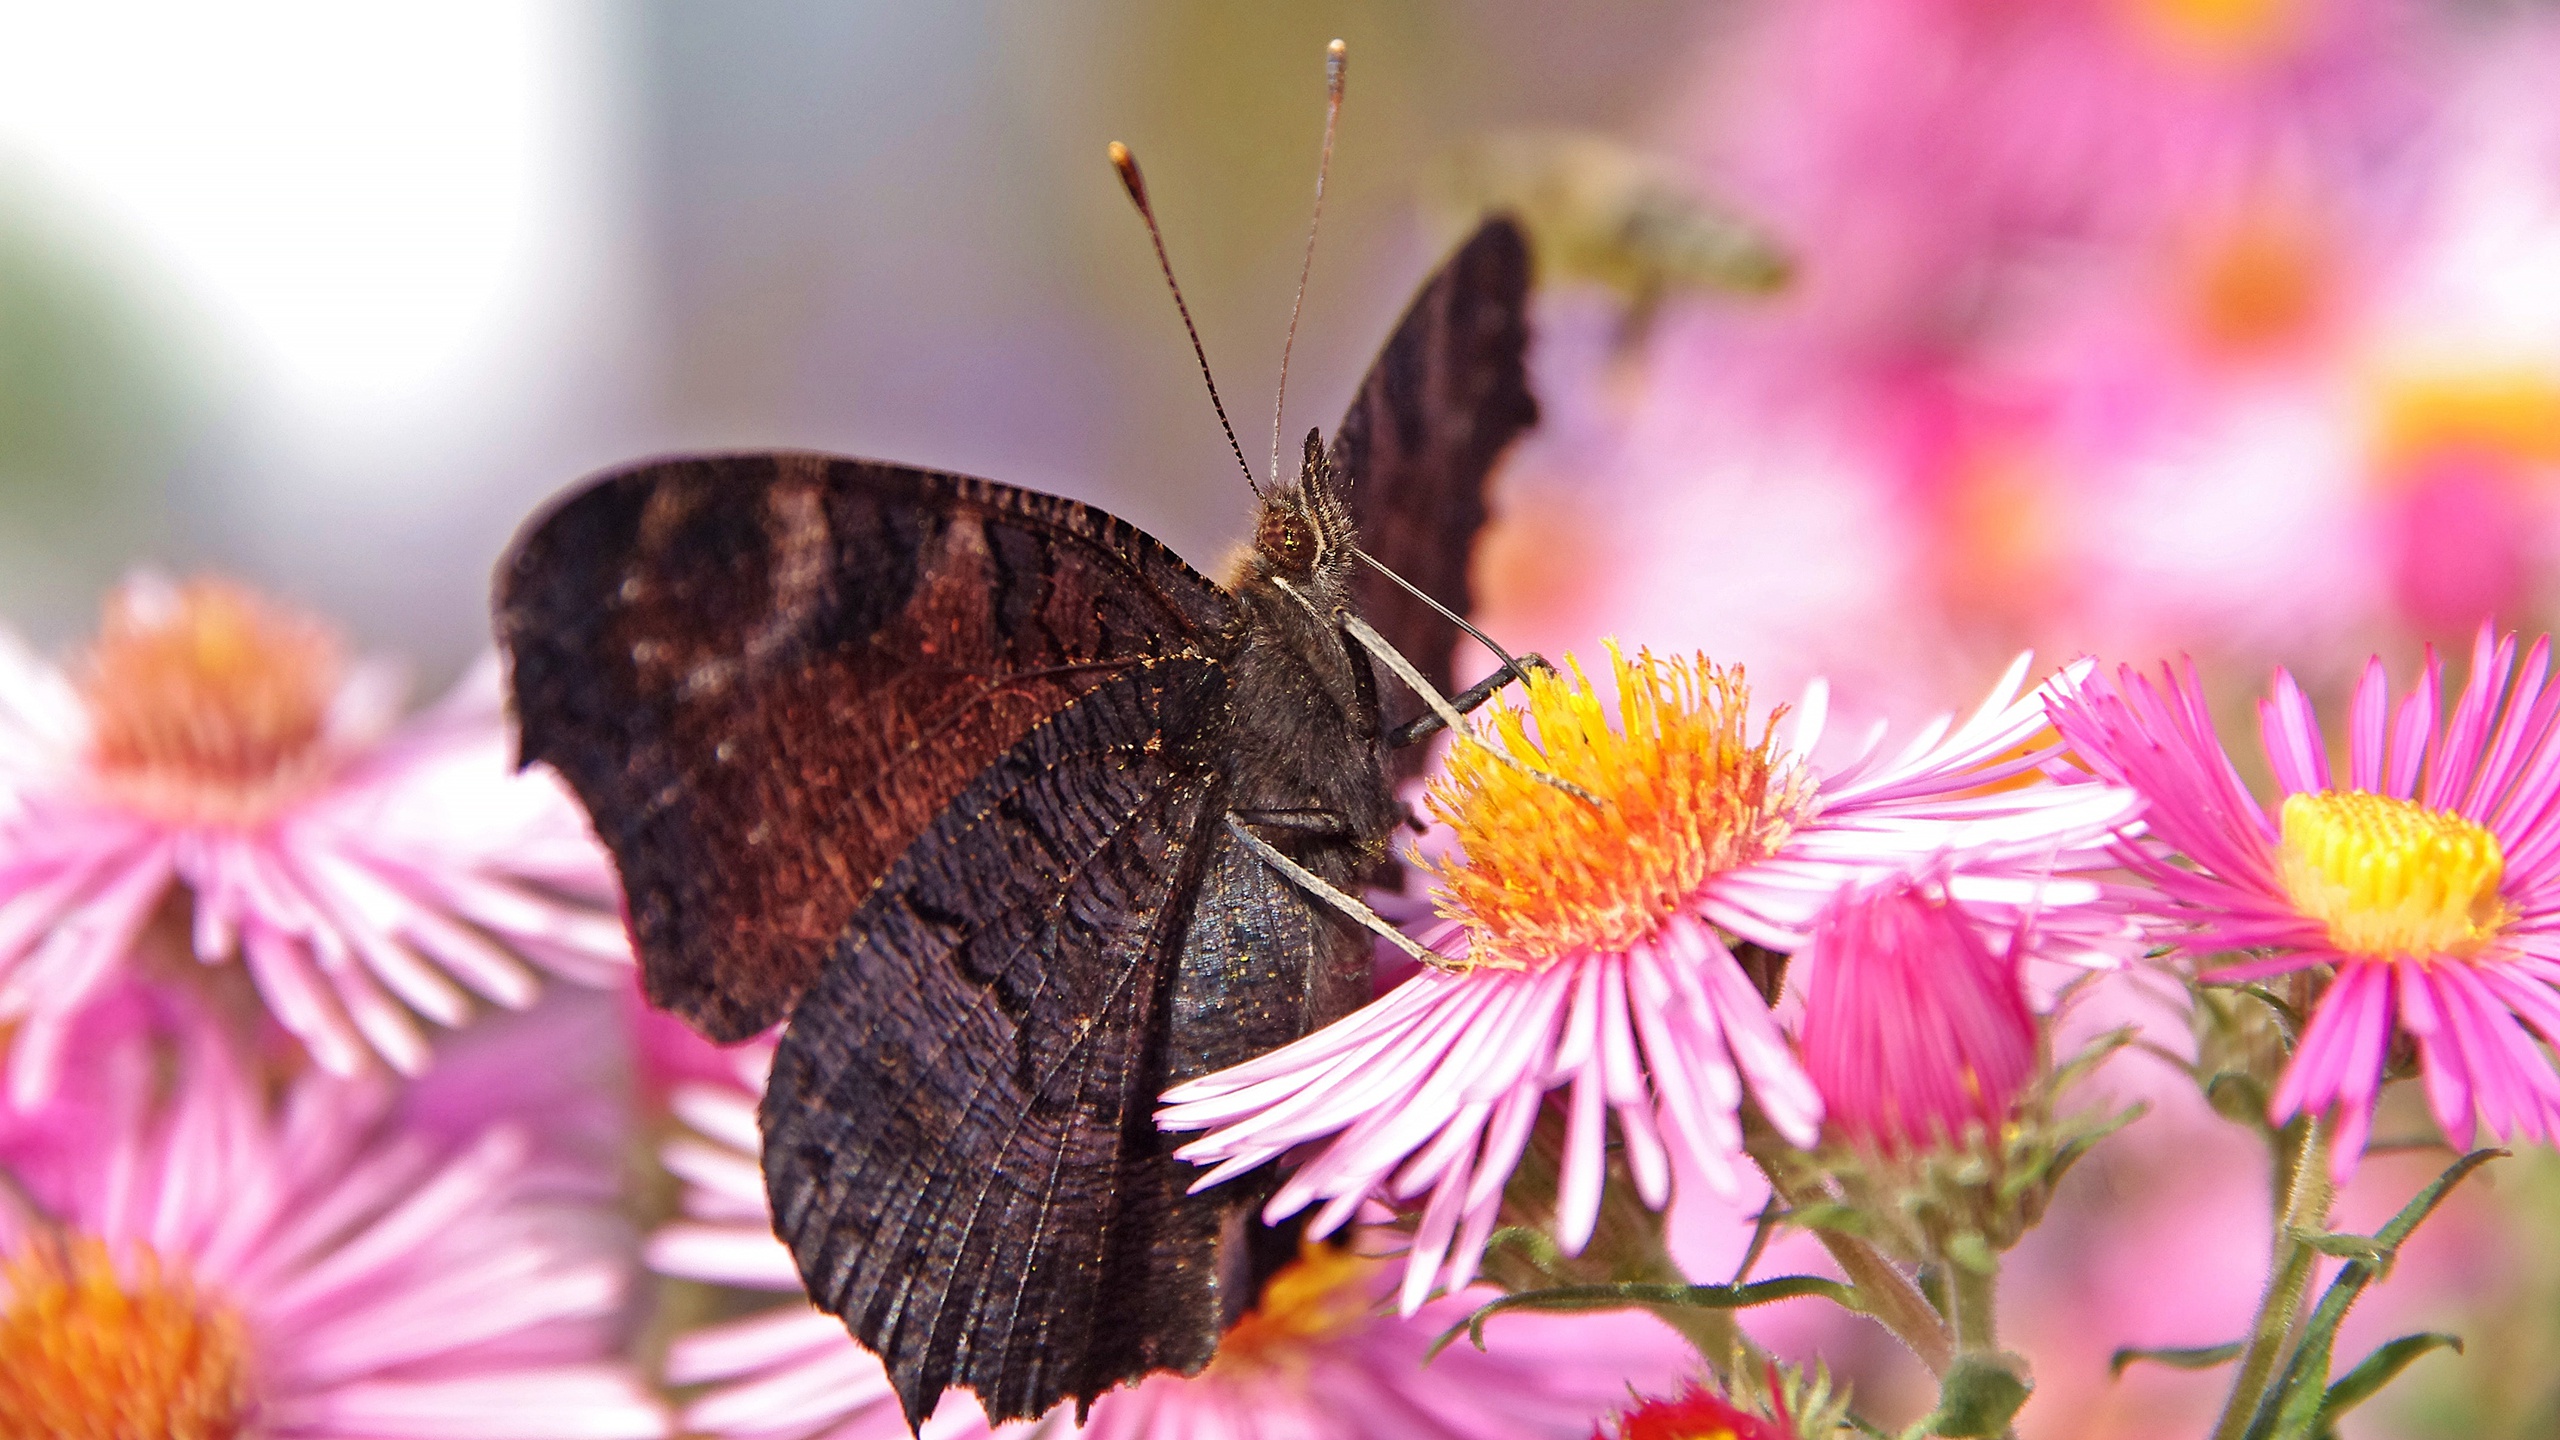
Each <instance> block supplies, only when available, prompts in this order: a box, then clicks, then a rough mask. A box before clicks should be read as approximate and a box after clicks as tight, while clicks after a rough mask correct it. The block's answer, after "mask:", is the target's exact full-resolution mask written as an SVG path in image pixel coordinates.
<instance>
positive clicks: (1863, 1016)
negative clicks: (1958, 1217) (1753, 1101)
mask: <svg viewBox="0 0 2560 1440" xmlns="http://www.w3.org/2000/svg"><path fill="white" fill-rule="evenodd" d="M1935 889H1936V887H1935V886H1933V885H1928V884H1924V883H1921V882H1919V881H1915V880H1913V879H1910V878H1907V877H1896V878H1894V879H1891V880H1887V881H1884V882H1883V883H1881V884H1878V885H1874V886H1870V887H1866V888H1863V889H1859V890H1853V891H1848V892H1844V893H1843V894H1842V895H1841V896H1840V898H1839V899H1837V900H1835V901H1833V902H1832V904H1831V907H1830V908H1829V909H1827V910H1825V911H1824V912H1823V913H1822V917H1821V918H1820V919H1819V920H1817V921H1816V922H1815V923H1814V929H1813V937H1812V939H1811V940H1809V941H1808V942H1807V943H1806V945H1805V947H1804V949H1803V951H1802V952H1800V953H1799V955H1798V957H1797V959H1798V960H1799V962H1800V963H1801V964H1802V965H1803V966H1804V969H1805V971H1806V985H1805V1002H1804V1023H1803V1026H1802V1029H1801V1032H1800V1033H1801V1038H1802V1041H1803V1046H1804V1068H1805V1072H1806V1073H1807V1074H1809V1075H1811V1076H1812V1077H1813V1084H1814V1088H1815V1089H1816V1090H1817V1091H1819V1092H1820V1093H1821V1095H1822V1109H1823V1114H1824V1117H1825V1119H1826V1121H1827V1123H1828V1124H1829V1125H1830V1127H1831V1128H1832V1130H1834V1131H1835V1132H1837V1133H1838V1134H1840V1135H1842V1136H1843V1137H1845V1138H1847V1139H1849V1140H1851V1141H1853V1142H1855V1143H1858V1144H1862V1145H1866V1146H1869V1147H1872V1148H1876V1149H1880V1150H1884V1151H1886V1152H1888V1153H1898V1152H1903V1151H1908V1150H1914V1149H1928V1148H1932V1147H1936V1146H1941V1145H1946V1144H1951V1143H1956V1142H1961V1141H1962V1140H1964V1139H1965V1137H1966V1135H1967V1134H1968V1132H1979V1133H1987V1134H1997V1133H1998V1131H1999V1129H2000V1126H2001V1125H2002V1123H2004V1122H2005V1121H2006V1120H2007V1119H2008V1118H2009V1106H2010V1104H2011V1103H2012V1102H2013V1101H2015V1100H2016V1098H2017V1095H2018V1091H2019V1089H2020V1087H2022V1086H2024V1085H2025V1084H2026V1082H2027V1078H2028V1076H2029V1075H2031V1074H2032V1073H2033V1072H2034V1070H2035V1063H2036V1017H2035V1013H2034V1012H2033V1011H2032V1010H2030V1009H2029V1008H2028V1007H2027V986H2026V979H2025V977H2024V976H2023V975H2021V974H2020V973H2019V958H2020V957H2019V954H2018V953H2017V952H2018V951H2019V950H2020V949H2023V948H2024V947H2023V946H2021V945H2019V944H2017V943H2016V942H2017V941H2019V940H2022V939H2023V938H2024V934H2023V932H2021V933H2016V934H2013V935H2012V936H2011V937H2008V938H2009V940H2010V943H2009V944H2006V945H2002V946H2000V947H1998V948H1995V947H1994V946H1993V945H1992V944H1991V943H1990V942H1989V941H1988V940H1987V939H1986V938H1985V937H1984V935H1983V933H1982V929H1981V926H1980V925H1979V924H1978V923H1977V922H1976V921H1974V920H1973V918H1972V917H1971V916H1969V915H1967V914H1965V913H1964V910H1963V908H1962V907H1961V906H1958V905H1956V904H1955V903H1953V902H1952V901H1949V900H1948V899H1947V898H1946V897H1945V896H1944V895H1942V894H1938V893H1934V892H1935Z"/></svg>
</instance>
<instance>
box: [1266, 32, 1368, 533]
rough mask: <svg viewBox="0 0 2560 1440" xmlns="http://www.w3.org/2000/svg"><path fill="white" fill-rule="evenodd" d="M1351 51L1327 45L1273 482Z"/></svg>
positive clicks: (1275, 425) (1276, 400) (1274, 425)
mask: <svg viewBox="0 0 2560 1440" xmlns="http://www.w3.org/2000/svg"><path fill="white" fill-rule="evenodd" d="M1350 54H1351V51H1350V49H1349V47H1347V46H1345V45H1344V44H1343V43H1342V42H1341V41H1340V40H1336V41H1334V42H1333V43H1332V44H1330V45H1327V46H1326V47H1324V151H1323V153H1322V154H1321V155H1319V156H1318V157H1317V158H1316V208H1315V213H1314V214H1312V215H1310V216H1308V217H1307V253H1306V257H1305V258H1304V259H1302V260H1300V261H1299V262H1298V293H1297V296H1296V298H1294V299H1292V300H1291V301H1290V302H1289V337H1288V338H1287V339H1285V340H1283V341H1281V342H1280V393H1279V394H1277V395H1275V396H1273V397H1272V400H1271V483H1272V484H1274V485H1277V484H1279V483H1280V414H1281V411H1282V410H1283V409H1284V408H1285V407H1286V406H1287V405H1288V403H1289V352H1290V350H1292V349H1294V348H1295V347H1296V346H1297V343H1298V312H1299V311H1301V310H1303V309H1305V308H1306V305H1307V276H1308V275H1309V274H1310V273H1311V272H1313V271H1314V269H1315V268H1316V229H1317V227H1319V226H1321V225H1323V224H1324V180H1325V176H1327V175H1329V174H1331V173H1332V172H1333V132H1334V127H1335V126H1336V125H1338V124H1340V123H1341V120H1342V72H1343V69H1344V67H1345V66H1347V65H1348V64H1349V63H1350Z"/></svg>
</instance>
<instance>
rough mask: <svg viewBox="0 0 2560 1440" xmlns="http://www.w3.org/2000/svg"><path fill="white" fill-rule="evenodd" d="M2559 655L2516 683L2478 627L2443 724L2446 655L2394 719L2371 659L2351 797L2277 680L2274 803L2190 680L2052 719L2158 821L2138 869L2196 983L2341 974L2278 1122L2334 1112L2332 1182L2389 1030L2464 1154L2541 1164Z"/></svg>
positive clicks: (2301, 705) (2556, 835) (2113, 693)
mask: <svg viewBox="0 0 2560 1440" xmlns="http://www.w3.org/2000/svg"><path fill="white" fill-rule="evenodd" d="M2550 658H2551V646H2550V641H2549V640H2548V639H2547V638H2546V639H2542V640H2538V641H2536V642H2535V644H2534V646H2533V648H2532V650H2531V651H2530V652H2529V653H2528V654H2527V655H2526V656H2525V657H2524V661H2523V666H2522V669H2521V671H2519V670H2518V668H2517V665H2516V648H2515V641H2514V637H2512V636H2509V637H2507V638H2506V639H2503V640H2501V639H2497V638H2495V637H2494V636H2493V634H2492V632H2491V631H2490V630H2489V629H2488V628H2486V627H2483V628H2482V629H2481V632H2480V637H2479V640H2478V643H2477V644H2476V645H2475V646H2474V647H2473V651H2472V661H2471V677H2470V680H2469V682H2468V683H2467V684H2466V685H2465V686H2464V687H2463V691H2462V695H2461V698H2460V699H2459V700H2458V701H2457V702H2456V703H2455V705H2454V708H2453V713H2452V716H2451V718H2450V720H2447V719H2446V718H2444V716H2443V712H2442V710H2441V708H2440V707H2441V693H2442V678H2443V666H2442V664H2441V662H2439V661H2438V659H2437V658H2436V656H2435V654H2434V652H2433V650H2432V649H2430V651H2429V652H2428V655H2427V662H2426V668H2425V670H2424V672H2423V673H2422V674H2421V675H2420V677H2419V681H2418V686H2417V689H2416V691H2415V692H2414V693H2412V694H2411V695H2409V696H2408V697H2406V698H2405V699H2403V700H2402V702H2401V703H2400V705H2399V707H2398V708H2397V710H2396V711H2395V710H2394V709H2393V707H2392V705H2391V703H2390V694H2389V688H2388V684H2387V682H2386V680H2385V678H2384V675H2383V668H2382V661H2381V659H2380V657H2376V658H2375V659H2374V660H2373V662H2372V663H2371V664H2370V665H2368V666H2367V667H2366V669H2365V672H2364V679H2363V682H2362V683H2361V684H2360V685H2359V686H2358V687H2357V689H2356V693H2355V700H2354V706H2353V709H2352V711H2351V713H2350V715H2349V717H2348V724H2347V740H2348V743H2347V774H2346V776H2345V777H2344V778H2345V781H2346V783H2345V785H2344V786H2342V787H2341V786H2337V785H2336V784H2335V783H2334V781H2333V777H2332V776H2331V773H2330V769H2329V760H2328V756H2327V753H2326V751H2325V748H2324V745H2323V742H2322V739H2321V735H2320V729H2319V719H2318V716H2317V715H2316V714H2314V712H2313V710H2312V707H2311V702H2310V701H2309V700H2308V699H2307V698H2306V697H2305V696H2304V695H2303V693H2302V690H2301V688H2300V687H2299V686H2297V685H2296V684H2295V683H2294V681H2293V678H2292V676H2290V675H2288V674H2286V673H2285V672H2284V671H2283V670H2281V669H2279V670H2278V671H2276V674H2275V685H2274V692H2273V694H2272V696H2271V697H2270V698H2269V699H2267V700H2265V701H2262V702H2261V703H2260V706H2259V719H2260V724H2261V728H2262V732H2263V740H2264V744H2265V747H2266V754H2267V759H2268V763H2269V765H2270V766H2271V768H2272V769H2273V771H2274V773H2275V777H2276V783H2277V786H2278V789H2279V790H2280V792H2281V796H2282V798H2281V801H2280V803H2279V805H2278V806H2277V807H2276V808H2275V810H2274V812H2273V813H2270V811H2269V809H2268V807H2265V806H2262V805H2260V804H2259V803H2258V802H2257V800H2256V799H2255V798H2253V797H2252V796H2251V795H2250V794H2249V792H2248V790H2247V789H2246V788H2245V787H2244V786H2243V785H2242V784H2241V781H2240V777H2239V773H2238V772H2237V771H2236V770H2235V769H2234V768H2233V767H2232V763H2231V760H2230V758H2229V756H2228V755H2227V754H2226V752H2225V751H2224V749H2223V747H2222V744H2221V742H2220V741H2219V740H2218V739H2216V738H2215V736H2214V733H2213V727H2212V721H2211V718H2210V716H2209V714H2208V713H2207V711H2206V708H2205V702H2204V696H2203V693H2202V689H2201V686H2200V683H2199V681H2198V680H2197V678H2196V675H2195V671H2194V668H2193V667H2192V666H2191V665H2190V666H2188V667H2185V668H2183V669H2181V670H2175V671H2170V670H2164V672H2163V674H2162V677H2161V680H2160V683H2159V684H2158V685H2156V686H2155V685H2154V684H2153V683H2152V682H2151V681H2150V680H2148V679H2145V678H2142V677H2140V676H2137V675H2135V674H2134V673H2133V672H2132V671H2131V670H2130V668H2128V669H2126V670H2125V671H2124V672H2122V673H2121V675H2120V676H2119V677H2118V678H2117V680H2116V682H2115V683H2114V684H2113V685H2103V684H2093V685H2091V686H2088V687H2086V688H2085V689H2083V690H2082V691H2081V692H2080V693H2079V694H2078V695H2076V696H2067V697H2058V698H2057V699H2056V702H2055V704H2054V717H2055V720H2056V722H2057V723H2058V724H2059V725H2060V726H2061V728H2062V731H2063V734H2064V735H2065V736H2066V737H2067V738H2068V739H2069V740H2070V742H2071V744H2072V746H2073V748H2074V749H2075V750H2076V751H2077V752H2078V754H2079V755H2080V756H2081V757H2082V758H2083V759H2084V760H2086V761H2087V762H2088V763H2089V765H2090V766H2091V767H2092V768H2093V769H2095V770H2096V771H2097V772H2098V773H2099V774H2101V775H2103V776H2106V777H2108V778H2109V779H2112V780H2115V781H2118V782H2119V783H2122V784H2126V785H2130V786H2132V787H2133V788H2134V789H2136V790H2138V791H2140V792H2141V793H2142V794H2143V796H2144V797H2145V798H2146V799H2147V800H2148V801H2149V803H2150V808H2149V812H2148V819H2149V824H2150V829H2151V834H2152V836H2153V837H2154V838H2155V839H2156V840H2157V841H2158V842H2159V846H2158V848H2149V847H2145V848H2138V849H2137V848H2131V847H2128V848H2127V850H2126V851H2125V858H2126V862H2127V863H2128V864H2129V865H2131V866H2132V867H2133V868H2134V869H2135V870H2136V871H2137V873H2139V874H2140V875H2141V876H2142V877H2143V878H2145V879H2147V880H2148V881H2150V882H2151V884H2152V885H2154V886H2156V887H2158V896H2157V898H2156V901H2155V903H2156V904H2157V906H2158V908H2159V918H2160V919H2161V920H2162V921H2164V922H2166V923H2168V924H2169V925H2171V926H2174V927H2175V945H2176V953H2177V954H2179V955H2181V956H2185V957H2188V958H2191V959H2196V960H2202V961H2206V962H2208V964H2209V965H2210V962H2211V960H2212V958H2213V957H2217V956H2230V955H2234V954H2235V953H2236V952H2244V951H2254V952H2263V953H2261V954H2259V955H2256V956H2254V957H2251V958H2243V959H2239V960H2238V962H2237V963H2231V964H2221V965H2210V968H2208V969H2207V970H2206V971H2205V978H2207V979H2209V980H2217V981H2243V980H2256V979H2263V978H2265V977H2267V976H2270V975H2281V974H2287V973H2291V972H2294V971H2299V970H2307V969H2312V968H2314V967H2328V968H2330V969H2332V970H2333V971H2334V978H2332V979H2331V980H2330V981H2329V982H2328V984H2327V986H2326V988H2325V989H2324V990H2323V991H2322V992H2321V995H2320V998H2319V1001H2318V1004H2317V1008H2316V1009H2315V1010H2314V1012H2313V1013H2312V1015H2311V1017H2310V1019H2309V1023H2308V1024H2307V1025H2306V1026H2305V1027H2304V1030H2303V1033H2302V1036H2301V1039H2300V1041H2299V1042H2298V1044H2297V1047H2296V1049H2295V1052H2294V1056H2293V1059H2292V1061H2291V1063H2290V1064H2289V1065H2288V1066H2287V1067H2286V1070H2285V1074H2284V1078H2283V1080H2282V1082H2281V1083H2280V1084H2279V1085H2278V1086H2277V1089H2276V1093H2275V1094H2274V1096H2273V1097H2271V1101H2270V1113H2271V1115H2272V1117H2273V1118H2274V1119H2275V1120H2276V1121H2278V1122H2282V1121H2285V1120H2288V1119H2290V1118H2291V1117H2293V1116H2294V1115H2296V1114H2298V1113H2301V1112H2304V1111H2309V1112H2311V1113H2315V1114H2319V1113H2329V1112H2333V1120H2334V1124H2335V1126H2336V1129H2335V1133H2334V1136H2333V1145H2334V1148H2333V1150H2332V1152H2331V1156H2330V1164H2331V1167H2332V1169H2333V1170H2334V1171H2335V1172H2336V1173H2337V1174H2338V1175H2339V1176H2341V1177H2342V1178H2343V1177H2344V1176H2346V1175H2347V1174H2349V1173H2351V1172H2352V1171H2353V1170H2354V1168H2355V1165H2356V1162H2357V1159H2358V1158H2359V1156H2360V1155H2361V1154H2362V1153H2363V1150H2364V1144H2365V1140H2366V1137H2367V1134H2368V1132H2369V1130H2370V1129H2371V1126H2372V1120H2373V1104H2374V1097H2375V1094H2376V1092H2377V1090H2378V1089H2379V1087H2380V1084H2381V1080H2382V1072H2383V1066H2384V1061H2385V1058H2386V1056H2387V1054H2388V1051H2389V1049H2390V1044H2391V1039H2392V1032H2393V1027H2394V1024H2395V1021H2396V1023H2397V1026H2398V1028H2399V1029H2400V1030H2402V1031H2405V1032H2406V1033H2407V1034H2408V1035H2409V1037H2410V1038H2411V1039H2412V1040H2414V1041H2415V1042H2416V1045H2417V1051H2418V1058H2419V1069H2420V1072H2421V1074H2422V1076H2423V1077H2424V1079H2425V1082H2426V1091H2427V1098H2428V1101H2429V1103H2430V1106H2431V1108H2432V1109H2433V1111H2434V1113H2435V1117H2436V1122H2437V1123H2438V1124H2439V1125H2440V1126H2442V1127H2443V1129H2444V1133H2445V1135H2446V1137H2447V1139H2448V1140H2450V1141H2451V1142H2452V1143H2453V1144H2454V1145H2455V1146H2456V1147H2457V1148H2463V1147H2468V1146H2469V1145H2470V1143H2471V1138H2472V1134H2473V1131H2474V1127H2475V1124H2485V1125H2486V1126H2487V1127H2488V1129H2489V1131H2490V1132H2491V1133H2492V1134H2494V1135H2497V1136H2500V1137H2501V1138H2505V1137H2510V1136H2523V1137H2526V1138H2531V1139H2537V1140H2548V1139H2550V1138H2552V1136H2553V1134H2554V1127H2555V1125H2560V1075H2555V1074H2554V1073H2553V1072H2552V1066H2551V1061H2550V1060H2549V1058H2548V1057H2547V1056H2545V1055H2544V1053H2543V1052H2542V1050H2541V1049H2540V1048H2539V1046H2538V1045H2537V1044H2536V1041H2535V1036H2536V1035H2537V1034H2540V1035H2543V1036H2553V1035H2560V989H2556V988H2555V987H2560V824H2555V820H2560V813H2555V809H2554V807H2555V804H2560V734H2556V733H2555V731H2554V728H2553V727H2554V723H2555V720H2560V690H2549V689H2546V688H2545V684H2544V682H2545V680H2546V678H2547V677H2548V673H2549V669H2550Z"/></svg>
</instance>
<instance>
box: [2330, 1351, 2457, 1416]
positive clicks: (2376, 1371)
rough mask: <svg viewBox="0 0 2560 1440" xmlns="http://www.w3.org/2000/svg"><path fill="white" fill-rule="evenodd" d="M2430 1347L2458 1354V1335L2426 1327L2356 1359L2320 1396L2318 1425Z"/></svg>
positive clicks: (2366, 1395) (2364, 1398)
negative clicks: (2360, 1358)
mask: <svg viewBox="0 0 2560 1440" xmlns="http://www.w3.org/2000/svg"><path fill="white" fill-rule="evenodd" d="M2430 1350H2451V1351H2452V1352H2453V1353H2455V1354H2456V1355H2459V1354H2461V1353H2462V1337H2461V1336H2459V1335H2446V1334H2442V1333H2439V1332H2435V1331H2427V1332H2422V1333H2420V1334H2416V1335H2403V1336H2401V1337H2400V1338H2399V1339H2397V1340H2392V1341H2389V1342H2386V1343H2384V1344H2382V1345H2379V1346H2376V1347H2375V1348H2374V1352H2373V1353H2372V1354H2370V1355H2367V1356H2366V1357H2364V1359H2363V1360H2361V1361H2359V1362H2357V1364H2356V1368H2354V1369H2353V1370H2350V1371H2348V1372H2347V1373H2346V1374H2345V1375H2343V1376H2341V1377H2340V1378H2339V1380H2338V1383H2337V1384H2335V1385H2332V1386H2330V1387H2329V1393H2328V1394H2326V1395H2324V1396H2322V1397H2321V1399H2320V1419H2319V1425H2320V1426H2321V1428H2324V1429H2325V1428H2326V1427H2328V1426H2330V1425H2334V1424H2336V1423H2337V1419H2338V1417H2339V1416H2341V1415H2344V1414H2346V1413H2347V1412H2348V1411H2350V1410H2352V1409H2354V1408H2355V1407H2357V1406H2358V1405H2361V1404H2363V1403H2364V1402H2365V1401H2367V1400H2370V1399H2372V1398H2373V1396H2374V1392H2375V1391H2378V1390H2380V1389H2381V1388H2382V1387H2383V1386H2385V1385H2388V1384H2390V1383H2391V1382H2392V1381H2393V1380H2394V1379H2396V1378H2397V1377H2398V1376H2399V1374H2400V1372H2401V1371H2403V1370H2406V1369H2408V1368H2409V1362H2411V1361H2413V1360H2415V1359H2417V1358H2418V1357H2419V1356H2421V1355H2424V1354H2426V1353H2427V1352H2428V1351H2430Z"/></svg>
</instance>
